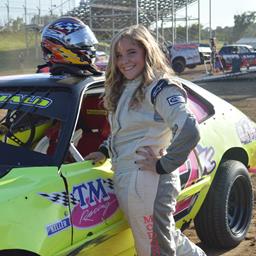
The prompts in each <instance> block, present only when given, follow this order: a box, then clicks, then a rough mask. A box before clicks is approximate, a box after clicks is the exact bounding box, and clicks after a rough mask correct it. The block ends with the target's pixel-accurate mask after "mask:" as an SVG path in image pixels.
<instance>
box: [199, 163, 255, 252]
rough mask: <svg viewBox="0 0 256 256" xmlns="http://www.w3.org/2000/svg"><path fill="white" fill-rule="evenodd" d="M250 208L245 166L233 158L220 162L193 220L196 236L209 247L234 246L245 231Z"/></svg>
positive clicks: (248, 222)
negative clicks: (204, 198)
mask: <svg viewBox="0 0 256 256" xmlns="http://www.w3.org/2000/svg"><path fill="white" fill-rule="evenodd" d="M252 208H253V192H252V185H251V180H250V176H249V174H248V171H247V169H246V167H245V166H244V165H243V164H242V163H241V162H238V161H235V160H227V161H225V162H223V163H222V164H221V165H220V167H219V168H218V170H217V173H216V177H215V178H214V181H213V184H212V186H211V188H210V190H209V192H208V195H207V197H206V200H205V202H204V203H203V205H202V207H201V209H200V211H199V213H198V214H197V216H196V218H195V220H194V223H195V228H196V232H197V235H198V237H199V238H200V239H201V241H202V242H204V243H205V244H207V246H210V247H215V248H223V249H229V248H233V247H235V246H237V245H238V244H239V243H240V242H241V241H242V240H243V239H244V238H245V235H246V233H247V231H248V228H249V225H250V222H251V217H252Z"/></svg>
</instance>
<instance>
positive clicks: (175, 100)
mask: <svg viewBox="0 0 256 256" xmlns="http://www.w3.org/2000/svg"><path fill="white" fill-rule="evenodd" d="M167 101H168V104H169V105H170V106H172V105H175V104H177V103H185V102H186V100H185V98H184V97H183V96H181V95H174V96H171V97H169V98H167Z"/></svg>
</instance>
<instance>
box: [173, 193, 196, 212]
mask: <svg viewBox="0 0 256 256" xmlns="http://www.w3.org/2000/svg"><path fill="white" fill-rule="evenodd" d="M192 199H193V197H189V198H188V199H185V200H182V201H180V202H178V203H177V205H176V211H175V213H174V215H176V214H179V213H180V212H182V211H184V210H186V209H188V208H189V206H190V205H191V201H192Z"/></svg>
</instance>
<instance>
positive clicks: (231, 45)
mask: <svg viewBox="0 0 256 256" xmlns="http://www.w3.org/2000/svg"><path fill="white" fill-rule="evenodd" d="M233 46H242V47H249V48H253V47H252V46H251V45H249V44H226V45H223V46H222V48H224V47H233Z"/></svg>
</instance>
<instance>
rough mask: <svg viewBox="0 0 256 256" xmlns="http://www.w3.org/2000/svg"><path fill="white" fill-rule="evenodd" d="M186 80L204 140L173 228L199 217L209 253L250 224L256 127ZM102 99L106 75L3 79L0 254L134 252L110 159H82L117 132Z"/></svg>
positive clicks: (183, 174) (230, 243) (188, 166)
mask: <svg viewBox="0 0 256 256" xmlns="http://www.w3.org/2000/svg"><path fill="white" fill-rule="evenodd" d="M177 79H178V78H177ZM180 82H181V83H182V84H183V86H184V88H185V90H186V91H187V94H188V104H189V108H190V110H191V112H193V113H194V115H195V117H196V118H197V120H198V122H199V126H200V132H201V140H200V141H199V143H198V145H197V146H196V148H195V149H194V150H193V151H192V152H191V153H190V155H189V157H188V159H187V160H186V162H185V163H184V164H183V165H182V166H180V167H179V171H180V179H181V184H182V191H181V193H180V194H179V196H178V203H177V207H176V212H175V221H176V226H177V227H179V228H181V229H185V228H187V227H189V224H190V223H191V221H193V220H194V223H195V228H196V231H197V234H198V236H199V238H200V239H201V241H202V242H203V243H205V244H206V245H207V246H211V247H218V248H226V249H227V248H232V247H234V246H236V245H238V244H239V243H240V242H241V241H242V240H243V239H244V238H245V236H246V233H247V231H248V228H249V226H250V221H251V217H252V207H253V191H252V185H251V180H250V172H255V171H256V124H255V123H254V122H253V121H251V120H250V119H249V118H248V117H247V116H246V115H244V114H243V113H242V112H240V111H239V110H238V109H236V108H235V107H233V106H232V105H230V104H228V103H227V102H225V101H223V100H222V99H220V98H218V97H217V96H215V95H213V94H211V93H210V92H208V91H206V90H204V89H202V88H201V87H199V86H197V85H195V84H193V83H191V82H188V81H186V80H182V79H180ZM103 93H104V76H88V77H73V76H70V75H61V76H53V75H50V74H33V75H22V76H7V77H1V78H0V152H1V154H0V206H1V211H0V216H1V218H0V230H1V239H0V255H1V256H11V255H12V256H13V255H16V256H17V255H20V256H35V255H37V256H38V255H40V256H63V255H86V256H90V255H93V256H102V255H107V256H115V255H119V256H130V255H134V254H135V248H134V242H133V238H132V234H131V230H130V228H129V226H128V224H127V221H126V220H125V218H124V216H123V213H122V212H121V210H120V209H119V206H118V201H117V198H116V195H115V191H114V184H113V178H112V177H113V172H112V171H111V162H110V160H108V161H106V162H105V163H104V164H103V165H92V163H91V162H90V161H85V160H84V156H85V155H86V154H88V153H89V152H92V151H95V150H97V148H98V146H99V145H100V144H101V143H102V141H104V140H105V139H106V138H107V137H108V135H109V133H110V129H109V124H108V121H107V111H106V110H105V109H104V107H103V106H102V95H103Z"/></svg>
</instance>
